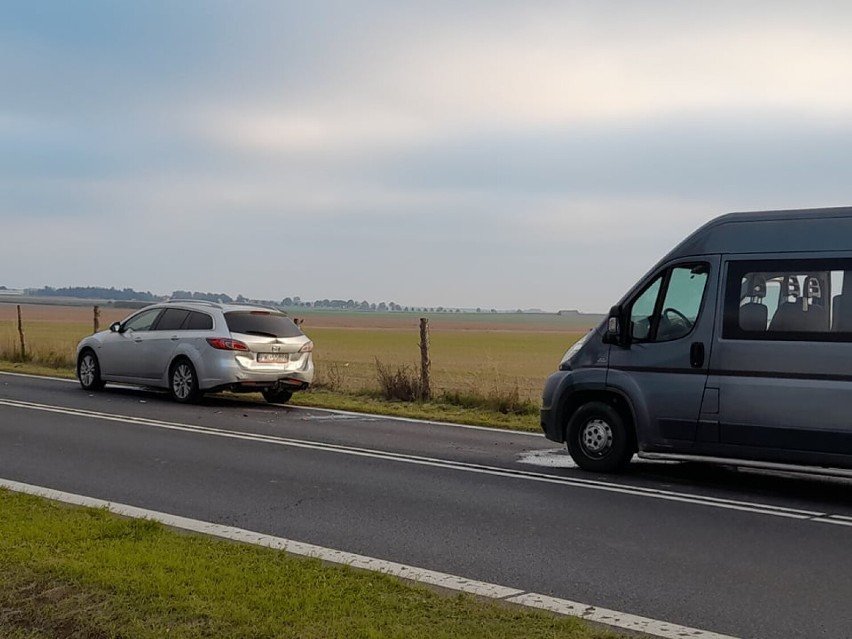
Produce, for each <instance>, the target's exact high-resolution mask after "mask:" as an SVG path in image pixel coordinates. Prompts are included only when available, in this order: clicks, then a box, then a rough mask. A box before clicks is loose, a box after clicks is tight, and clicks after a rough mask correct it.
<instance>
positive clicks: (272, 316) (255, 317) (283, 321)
mask: <svg viewBox="0 0 852 639" xmlns="http://www.w3.org/2000/svg"><path fill="white" fill-rule="evenodd" d="M225 322H227V324H228V330H229V331H231V332H232V333H243V334H244V335H259V336H264V337H299V336H300V335H302V334H303V333H302V331H301V330H300V329H299V327H298V326H296V325H295V324H294V323H293V320H291V319H290V318H289V317H287V316H286V315H284V314H282V313H276V312H274V311H233V312H231V313H225Z"/></svg>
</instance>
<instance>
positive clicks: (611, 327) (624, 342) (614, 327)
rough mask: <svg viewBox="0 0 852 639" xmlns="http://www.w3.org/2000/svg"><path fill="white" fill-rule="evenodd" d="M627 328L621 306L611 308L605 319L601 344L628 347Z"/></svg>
mask: <svg viewBox="0 0 852 639" xmlns="http://www.w3.org/2000/svg"><path fill="white" fill-rule="evenodd" d="M627 326H628V322H626V321H625V318H624V309H622V308H621V305H616V306H613V307H612V308H611V309H610V310H609V315H608V316H607V319H606V330H605V331H604V334H603V343H604V344H615V345H617V346H628V345H629V344H630V337H629V334H628V332H627Z"/></svg>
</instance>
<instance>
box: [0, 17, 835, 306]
mask: <svg viewBox="0 0 852 639" xmlns="http://www.w3.org/2000/svg"><path fill="white" fill-rule="evenodd" d="M850 18H852V9H849V8H846V7H843V6H836V3H833V4H830V3H825V2H813V3H808V4H807V5H804V4H801V3H795V2H772V3H768V2H755V3H749V4H748V5H747V6H744V5H743V4H742V3H740V2H732V1H729V0H720V1H719V2H716V3H712V4H706V5H695V4H693V3H672V2H663V1H655V0H650V1H648V2H643V3H625V2H615V1H604V2H599V3H580V2H567V3H566V2H549V1H544V0H542V1H540V2H529V3H516V2H504V1H491V2H471V3H464V4H463V5H459V4H458V3H450V2H448V1H444V0H436V1H435V2H430V3H427V4H410V3H391V2H379V1H376V2H364V3H350V2H344V1H342V0H341V1H337V2H333V1H326V2H317V3H293V2H263V1H252V2H246V3H242V4H240V5H239V6H237V5H234V4H233V3H230V2H224V1H222V2H219V1H216V0H211V1H204V2H201V1H194V0H188V1H187V2H181V3H177V4H175V3H171V2H165V1H153V2H146V3H141V4H135V5H127V4H116V3H113V2H107V1H105V0H104V1H92V2H88V3H85V4H82V5H80V4H75V5H73V6H72V5H67V6H66V5H63V6H57V7H50V8H45V7H42V6H40V5H38V4H32V3H30V4H27V5H20V6H18V7H16V8H15V9H14V10H9V11H7V13H6V14H5V15H4V20H3V22H2V23H0V83H2V86H3V87H4V100H3V105H2V107H0V151H2V153H0V220H2V221H3V224H4V233H6V234H8V236H9V237H15V238H21V239H20V240H19V241H17V242H15V243H14V244H15V245H14V246H10V247H9V248H8V250H4V252H3V254H0V272H6V273H17V274H21V275H19V276H21V277H23V276H24V275H23V274H26V277H32V278H33V279H34V280H35V281H33V282H30V281H18V282H8V283H6V284H15V285H20V286H27V285H31V284H33V285H41V284H52V285H72V284H103V285H107V286H110V285H115V286H119V287H124V286H133V287H134V288H141V289H146V290H147V289H151V290H155V291H162V292H169V291H170V290H174V289H175V288H198V289H210V290H213V289H216V290H226V291H230V292H232V293H237V292H242V293H244V294H247V295H254V296H257V297H275V296H279V295H280V296H281V297H284V296H287V295H289V296H292V295H294V294H296V295H301V296H302V297H303V298H304V299H311V298H316V297H345V298H347V299H348V298H350V297H352V298H355V297H357V298H359V299H364V298H366V299H370V300H376V301H378V300H380V299H386V300H388V299H394V301H397V302H399V303H406V304H417V305H424V304H426V305H444V306H448V305H472V306H483V307H487V308H490V307H492V306H506V307H518V306H522V307H526V306H540V307H544V308H553V309H555V308H563V307H581V308H585V309H587V310H602V309H605V308H607V307H608V306H609V304H610V303H611V302H612V301H613V300H615V299H617V298H618V296H619V295H620V294H621V293H622V292H623V290H624V289H626V288H627V287H628V286H629V285H630V284H631V283H632V282H633V281H634V280H635V278H636V277H638V275H639V274H640V273H641V272H643V271H644V269H645V268H647V267H648V266H650V264H651V263H653V262H654V261H655V260H656V259H657V258H658V257H659V256H660V255H662V254H663V253H665V252H666V251H667V250H668V249H669V248H670V247H671V246H672V245H673V244H674V243H676V242H677V241H678V240H679V239H681V238H682V237H683V235H685V234H686V233H688V232H690V231H691V230H692V229H694V228H695V227H697V226H698V225H700V224H701V223H703V222H704V221H706V220H707V219H709V218H711V217H713V216H714V215H716V214H719V213H723V212H726V211H729V210H747V209H770V208H792V207H799V206H824V205H837V204H844V203H847V202H848V197H849V195H848V188H847V186H846V184H847V178H846V174H845V168H846V167H848V166H849V165H850V161H852V151H850V150H849V149H852V144H850V143H852V117H850V113H852V86H850V84H849V83H848V82H847V81H846V80H847V75H848V68H849V67H850V65H852V43H850V40H849V39H848V37H847V33H846V30H847V29H846V26H847V25H848V23H849V19H850ZM35 247H38V248H37V249H36V248H35ZM78 249H79V250H78ZM34 255H38V256H39V257H38V259H37V260H36V259H34V257H33V256H34ZM20 264H27V269H25V270H24V269H21V268H20ZM99 278H102V279H99ZM3 283H4V282H0V284H3Z"/></svg>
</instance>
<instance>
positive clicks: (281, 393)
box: [260, 386, 293, 404]
mask: <svg viewBox="0 0 852 639" xmlns="http://www.w3.org/2000/svg"><path fill="white" fill-rule="evenodd" d="M260 392H261V393H263V399H265V400H266V401H267V402H269V403H270V404H286V403H287V402H289V401H290V398H291V397H293V393H292V392H291V391H288V390H284V389H283V388H276V387H275V386H273V387H272V388H264V389H263V390H262V391H260Z"/></svg>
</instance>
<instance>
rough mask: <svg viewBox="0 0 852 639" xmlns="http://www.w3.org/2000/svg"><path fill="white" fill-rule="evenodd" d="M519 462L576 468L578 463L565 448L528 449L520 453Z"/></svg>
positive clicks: (549, 466)
mask: <svg viewBox="0 0 852 639" xmlns="http://www.w3.org/2000/svg"><path fill="white" fill-rule="evenodd" d="M518 463H520V464H529V465H530V466H539V467H542V468H576V467H577V464H575V463H574V460H573V459H571V455H569V454H568V451H567V450H566V449H565V448H548V449H546V450H528V451H526V452H524V453H521V454H520V455H518Z"/></svg>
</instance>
